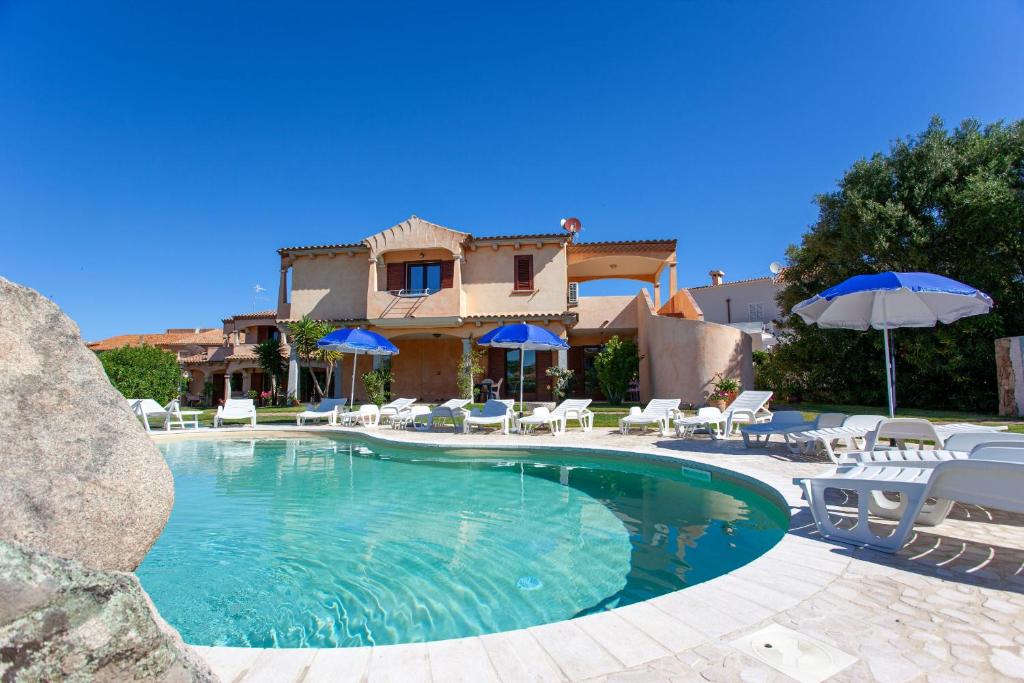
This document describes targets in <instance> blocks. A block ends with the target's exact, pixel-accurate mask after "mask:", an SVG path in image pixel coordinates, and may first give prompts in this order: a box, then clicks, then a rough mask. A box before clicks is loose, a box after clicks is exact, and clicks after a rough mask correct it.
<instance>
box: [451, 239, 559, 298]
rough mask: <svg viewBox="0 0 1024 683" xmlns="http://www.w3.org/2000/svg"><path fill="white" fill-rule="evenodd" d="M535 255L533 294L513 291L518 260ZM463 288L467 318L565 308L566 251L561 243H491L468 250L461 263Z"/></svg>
mask: <svg viewBox="0 0 1024 683" xmlns="http://www.w3.org/2000/svg"><path fill="white" fill-rule="evenodd" d="M523 255H532V256H533V283H534V290H535V291H533V292H514V291H513V289H512V284H513V279H512V271H513V268H514V267H515V265H514V264H515V257H516V256H523ZM462 286H463V290H464V292H465V294H466V304H465V305H466V308H465V313H466V315H477V314H484V313H517V312H531V311H535V312H538V313H552V312H560V311H564V310H565V309H566V297H567V294H568V271H567V269H566V261H565V248H564V247H563V246H562V245H560V244H543V245H542V246H540V247H538V246H537V244H536V243H535V242H525V241H524V242H523V243H522V244H521V246H520V248H519V249H516V248H515V246H514V245H511V244H506V245H499V246H498V248H497V249H494V248H492V247H491V245H489V244H482V245H480V247H479V248H477V249H476V250H475V251H474V250H467V251H466V261H465V263H463V264H462Z"/></svg>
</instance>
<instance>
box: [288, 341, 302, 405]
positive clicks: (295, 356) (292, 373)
mask: <svg viewBox="0 0 1024 683" xmlns="http://www.w3.org/2000/svg"><path fill="white" fill-rule="evenodd" d="M286 395H287V397H288V398H294V399H295V400H298V398H299V352H298V351H297V350H296V349H295V347H294V346H293V347H292V353H291V355H290V356H289V357H288V391H287V392H286Z"/></svg>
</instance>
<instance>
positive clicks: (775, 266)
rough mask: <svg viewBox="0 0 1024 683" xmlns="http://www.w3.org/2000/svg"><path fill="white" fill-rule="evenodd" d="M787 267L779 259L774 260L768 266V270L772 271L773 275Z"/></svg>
mask: <svg viewBox="0 0 1024 683" xmlns="http://www.w3.org/2000/svg"><path fill="white" fill-rule="evenodd" d="M783 269H785V266H784V265H782V264H781V263H779V262H778V261H772V264H771V265H770V266H768V270H770V271H772V275H778V274H779V273H781V272H782V271H783Z"/></svg>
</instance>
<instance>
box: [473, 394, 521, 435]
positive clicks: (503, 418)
mask: <svg viewBox="0 0 1024 683" xmlns="http://www.w3.org/2000/svg"><path fill="white" fill-rule="evenodd" d="M514 404H515V400H514V399H496V398H492V399H490V400H488V401H487V403H485V404H484V405H483V407H482V408H474V409H473V410H471V411H470V413H469V415H467V416H466V419H464V420H463V421H462V431H463V432H464V433H466V434H469V431H470V429H472V428H473V427H499V428H501V433H502V434H508V433H509V431H510V430H511V428H512V425H513V423H514V422H515V416H514V414H513V413H512V406H513V405H514Z"/></svg>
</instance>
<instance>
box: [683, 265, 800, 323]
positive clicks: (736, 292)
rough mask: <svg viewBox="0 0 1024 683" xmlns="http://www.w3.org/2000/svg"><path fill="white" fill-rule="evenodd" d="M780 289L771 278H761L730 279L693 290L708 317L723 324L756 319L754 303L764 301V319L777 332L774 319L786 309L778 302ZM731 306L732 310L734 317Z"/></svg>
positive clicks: (762, 304)
mask: <svg viewBox="0 0 1024 683" xmlns="http://www.w3.org/2000/svg"><path fill="white" fill-rule="evenodd" d="M780 289H781V287H780V286H779V285H777V284H775V282H773V281H772V279H771V278H761V279H757V280H750V281H747V282H735V283H730V282H728V281H726V282H725V283H723V284H721V285H718V286H716V287H694V288H691V289H690V294H691V295H692V296H693V298H694V300H695V301H696V302H697V305H698V306H700V308H701V310H702V311H703V312H704V320H706V321H707V322H712V323H719V324H722V325H727V324H729V323H747V322H754V321H756V320H757V318H756V317H755V316H752V315H751V313H752V312H751V305H752V304H754V305H757V304H760V310H761V313H762V315H761V320H762V321H763V322H764V323H765V327H766V328H767V329H768V330H769V331H770V332H772V333H774V331H775V326H774V325H772V324H771V323H772V321H773V320H776V319H778V318H780V317H782V311H780V310H779V306H778V304H776V303H775V295H776V294H778V292H779V290H780ZM726 300H728V305H727V304H726ZM727 310H731V311H732V316H731V319H730V318H729V316H728V315H727Z"/></svg>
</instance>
